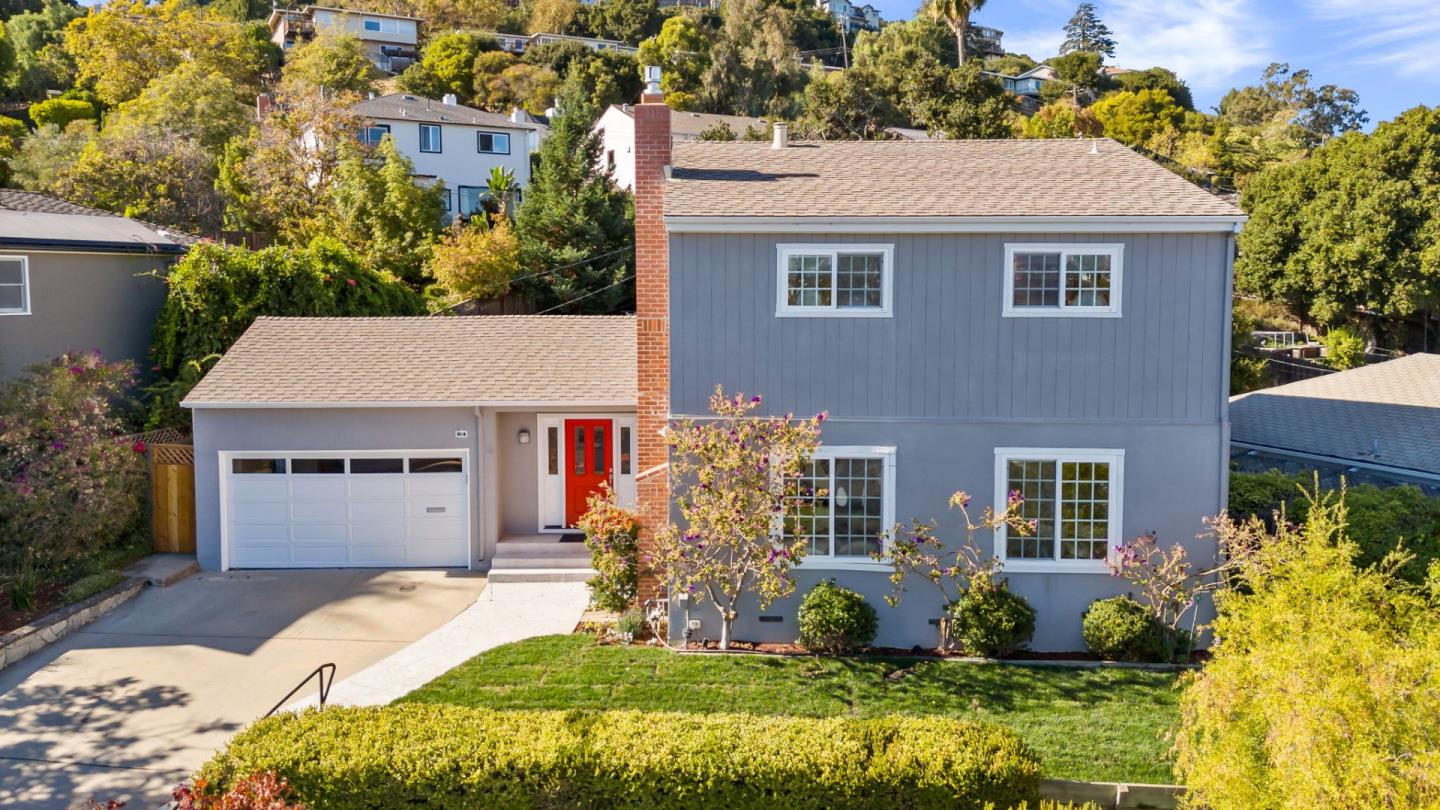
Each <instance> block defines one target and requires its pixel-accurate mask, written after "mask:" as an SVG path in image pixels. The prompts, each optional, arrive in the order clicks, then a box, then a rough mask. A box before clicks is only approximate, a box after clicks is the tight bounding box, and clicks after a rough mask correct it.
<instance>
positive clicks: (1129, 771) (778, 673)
mask: <svg viewBox="0 0 1440 810" xmlns="http://www.w3.org/2000/svg"><path fill="white" fill-rule="evenodd" d="M1180 677H1181V676H1179V675H1177V674H1175V673H1169V672H1150V671H1143V670H1133V669H1118V668H1104V669H1094V668H1088V669H1079V668H1068V667H1045V668H1035V667H1021V666H1006V665H994V664H968V663H965V662H960V661H937V660H934V659H928V660H927V659H925V658H921V657H916V656H897V657H893V658H892V657H880V656H865V657H847V658H817V657H813V656H808V657H799V656H796V657H793V658H791V657H776V656H761V655H747V656H731V655H725V656H721V655H716V656H707V655H676V654H675V653H673V652H671V651H669V650H665V649H663V648H657V647H643V646H619V645H602V644H597V643H596V641H595V639H594V638H593V637H592V636H588V635H571V636H547V637H543V638H537V639H530V640H527V641H522V642H518V643H515V644H507V645H505V646H503V647H497V648H496V649H494V650H490V651H488V652H485V653H481V654H480V655H478V656H476V657H475V658H473V659H471V660H470V661H468V662H466V663H464V664H462V665H460V666H459V667H456V668H455V669H453V670H451V671H450V672H448V673H446V674H445V675H443V676H441V677H440V678H437V679H436V680H434V681H432V682H431V683H429V684H427V685H426V686H424V687H421V688H420V689H418V690H416V691H414V692H412V693H410V694H409V695H407V696H406V697H404V698H402V699H401V700H400V701H399V702H400V703H431V704H450V705H459V706H473V707H482V708H489V709H642V710H648V711H671V712H687V713H700V714H709V713H741V714H752V715H760V716H775V715H788V716H801V717H861V718H871V717H884V716H890V715H906V716H923V715H939V716H944V717H950V718H955V719H963V720H981V721H989V722H993V723H996V724H998V725H1001V726H1004V727H1007V728H1009V729H1011V730H1012V731H1014V732H1016V733H1017V734H1019V735H1020V737H1021V738H1022V739H1023V740H1025V742H1026V743H1028V744H1029V745H1031V746H1033V747H1034V749H1035V750H1036V751H1037V752H1038V754H1039V755H1040V760H1041V764H1042V771H1041V772H1042V775H1044V776H1045V777H1048V778H1058V779H1078V780H1087V781H1110V782H1143V783H1170V782H1172V781H1173V775H1172V773H1171V770H1170V766H1169V764H1168V762H1167V761H1166V752H1167V750H1168V748H1169V742H1168V734H1169V733H1170V732H1171V730H1172V729H1173V728H1174V727H1175V726H1176V725H1177V723H1178V720H1179V716H1178V710H1177V699H1178V696H1179V692H1178V690H1177V689H1176V688H1175V685H1176V682H1177V680H1178V679H1179V678H1180Z"/></svg>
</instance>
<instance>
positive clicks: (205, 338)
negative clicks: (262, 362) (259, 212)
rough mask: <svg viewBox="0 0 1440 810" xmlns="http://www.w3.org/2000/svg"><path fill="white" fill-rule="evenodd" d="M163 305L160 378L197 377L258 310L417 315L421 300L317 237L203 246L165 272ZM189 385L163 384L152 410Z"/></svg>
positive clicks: (169, 407)
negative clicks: (251, 245)
mask: <svg viewBox="0 0 1440 810" xmlns="http://www.w3.org/2000/svg"><path fill="white" fill-rule="evenodd" d="M166 285H167V287H168V288H169V291H168V293H167V294H166V298H165V306H164V307H163V308H162V309H161V310H160V315H159V317H158V318H157V319H156V323H155V343H154V349H153V353H154V357H155V361H156V364H157V368H156V370H157V371H158V372H160V373H161V375H162V376H163V378H164V380H166V381H177V380H179V381H190V380H198V379H199V376H200V374H199V370H200V369H201V368H202V367H203V366H204V365H205V364H206V363H208V362H209V358H210V357H211V355H217V354H223V353H224V352H225V351H226V350H228V349H229V348H230V346H231V344H233V343H234V342H235V341H236V340H238V339H239V337H240V335H241V334H243V333H244V332H245V330H246V329H248V328H249V327H250V324H251V323H252V322H254V320H255V319H256V318H257V317H259V316H261V315H308V316H363V315H418V314H420V313H422V312H423V311H424V305H423V303H422V301H421V299H420V296H419V295H417V294H416V293H415V292H414V291H413V290H411V289H410V288H409V287H408V286H407V285H405V284H404V283H403V282H401V281H399V280H398V279H396V278H394V277H393V276H389V275H385V274H381V273H377V272H375V271H373V270H369V269H367V268H365V267H364V266H363V264H362V263H361V261H360V260H359V258H358V257H356V255H355V254H354V253H353V252H352V251H351V250H350V249H348V248H347V247H345V245H344V244H342V243H341V242H339V241H338V240H335V239H332V238H330V237H318V238H316V239H315V240H314V241H312V242H311V243H310V244H309V245H308V246H306V247H300V248H297V247H271V248H266V249H265V250H260V251H249V250H246V249H244V248H240V247H227V246H225V245H219V244H212V243H202V244H199V245H196V246H195V247H193V248H191V250H190V252H189V253H188V254H186V256H185V258H184V259H182V260H181V261H180V262H179V263H178V264H176V265H175V267H174V269H172V270H171V271H170V274H169V276H167V277H166ZM189 387H191V386H186V385H184V384H183V382H182V384H181V385H180V386H175V387H168V388H167V387H165V385H164V383H161V385H160V388H161V389H163V396H162V397H160V398H158V399H157V402H156V404H155V408H156V409H157V412H158V411H162V410H163V411H164V412H165V413H169V414H172V415H173V414H174V413H175V412H176V410H175V409H174V408H173V404H174V403H175V402H178V401H179V399H181V398H183V397H184V395H185V393H186V392H188V390H189Z"/></svg>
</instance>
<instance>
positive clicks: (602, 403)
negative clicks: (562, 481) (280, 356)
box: [180, 399, 637, 413]
mask: <svg viewBox="0 0 1440 810" xmlns="http://www.w3.org/2000/svg"><path fill="white" fill-rule="evenodd" d="M180 407H182V408H191V409H196V410H200V409H206V408H226V409H231V410H276V409H287V408H295V409H301V408H517V409H518V408H622V409H623V408H628V409H630V410H629V412H631V413H633V412H634V411H635V408H636V407H637V405H636V402H635V401H634V400H630V401H628V402H626V401H618V400H605V399H597V400H579V399H577V400H563V401H555V400H534V401H512V400H503V399H501V400H489V399H480V400H470V399H467V400H443V399H439V400H414V401H409V402H395V401H389V400H385V401H377V402H283V401H276V402H181V403H180Z"/></svg>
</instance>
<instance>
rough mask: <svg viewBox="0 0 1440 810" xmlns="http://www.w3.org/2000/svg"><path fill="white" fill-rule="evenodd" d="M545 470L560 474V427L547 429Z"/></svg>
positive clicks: (549, 473) (550, 473) (549, 472)
mask: <svg viewBox="0 0 1440 810" xmlns="http://www.w3.org/2000/svg"><path fill="white" fill-rule="evenodd" d="M545 472H546V474H547V475H559V474H560V428H557V427H548V428H546V429H545Z"/></svg>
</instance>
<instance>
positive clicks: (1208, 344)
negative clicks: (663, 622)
mask: <svg viewBox="0 0 1440 810" xmlns="http://www.w3.org/2000/svg"><path fill="white" fill-rule="evenodd" d="M675 120H683V119H677V118H676V114H674V113H672V111H671V110H670V109H669V108H668V107H666V106H665V105H664V104H663V100H662V98H661V96H660V93H659V87H658V84H657V85H652V86H651V87H650V88H649V89H648V91H647V93H646V94H645V96H644V97H643V100H642V103H641V104H640V105H638V106H637V107H636V108H635V109H634V110H633V121H634V124H635V138H634V140H635V150H634V152H635V155H636V157H637V167H636V174H635V193H636V196H635V222H636V251H635V252H636V315H635V317H633V318H631V317H576V316H528V317H502V316H488V317H487V316H479V317H461V316H457V317H448V318H424V317H421V318H379V319H371V318H363V319H339V318H336V319H303V318H302V319H292V318H262V319H260V320H258V321H256V322H255V324H254V325H253V326H252V327H251V328H250V330H249V331H247V332H246V333H245V335H244V337H242V338H241V339H240V341H239V342H238V343H236V344H235V346H234V347H233V348H232V349H231V350H230V351H229V352H228V353H227V354H226V356H225V357H224V358H223V359H222V360H221V361H220V362H219V363H218V364H217V365H216V366H215V367H214V369H212V370H211V371H210V373H209V374H208V375H206V377H205V378H204V380H202V381H201V383H200V384H199V385H198V386H196V388H195V389H194V391H192V392H191V394H190V396H189V397H188V398H187V399H186V401H185V403H184V404H185V405H187V406H188V407H191V408H193V409H194V425H195V448H196V468H195V470H196V472H195V475H196V510H197V515H198V541H197V542H198V549H199V551H198V556H199V559H200V562H201V564H202V565H203V566H204V567H205V568H208V569H217V568H229V567H248V568H271V567H278V568H288V567H305V566H315V567H334V566H403V565H446V566H457V567H460V566H468V567H472V568H479V569H491V570H492V576H497V575H499V574H502V573H503V574H505V575H506V576H513V575H516V569H514V568H509V567H507V566H506V565H502V563H506V562H509V563H511V564H514V559H513V557H512V556H511V555H513V554H515V553H519V551H520V550H522V549H530V548H541V549H547V551H544V552H543V553H544V554H551V553H555V554H561V553H563V552H564V550H565V549H566V548H567V546H566V545H564V544H553V543H552V544H550V545H547V544H545V543H544V542H542V540H543V538H546V537H549V538H551V539H552V541H553V539H554V538H555V537H556V535H563V534H565V533H566V532H569V531H573V526H574V524H575V521H576V519H577V518H578V517H579V515H580V514H581V513H582V512H583V510H584V508H585V506H584V503H585V499H586V498H587V497H588V496H589V495H590V494H592V493H593V492H595V490H596V489H597V488H598V487H599V486H600V485H601V484H602V483H603V482H604V481H606V480H613V481H614V483H615V486H616V489H617V491H618V492H619V496H620V500H621V501H622V502H623V503H626V504H631V503H633V504H635V505H636V507H637V509H638V510H639V514H640V516H641V521H642V524H643V531H642V535H641V546H642V550H649V549H651V548H652V546H651V543H652V537H653V532H654V531H655V530H656V529H657V528H658V527H659V526H660V525H662V524H663V523H664V522H666V521H668V520H670V519H671V518H672V514H671V503H670V500H669V497H670V493H669V481H668V472H667V460H668V458H667V454H668V448H667V444H666V441H665V438H664V433H663V431H664V429H665V427H666V426H667V425H668V423H669V420H670V419H672V418H683V417H691V416H695V417H704V416H705V415H706V414H707V398H708V396H709V395H710V393H711V391H712V390H713V389H714V387H715V386H716V385H717V384H718V385H723V386H724V387H725V388H726V389H727V390H728V391H731V392H740V391H743V392H745V393H747V394H761V395H763V396H764V405H763V408H764V410H763V412H762V413H763V414H768V415H776V416H778V415H783V414H786V413H790V412H793V413H797V414H812V413H816V412H819V411H826V412H828V414H829V418H828V420H827V421H826V422H825V424H824V429H823V434H822V441H823V446H822V448H821V450H820V453H819V455H818V457H817V459H816V461H815V464H814V467H813V473H814V475H815V476H816V477H817V478H818V479H819V480H820V481H822V482H823V488H824V489H825V490H827V491H828V493H830V494H829V495H827V496H826V497H825V498H824V499H821V500H818V501H817V502H816V504H815V508H816V509H817V511H818V512H819V514H821V515H823V520H819V521H817V522H816V523H815V524H814V526H815V527H816V530H817V533H816V534H815V535H814V536H813V545H812V549H813V550H812V553H811V554H810V556H808V557H807V558H806V560H805V561H804V563H803V565H802V566H801V567H800V568H799V570H798V571H797V580H798V584H799V588H798V590H797V592H796V593H795V594H794V596H792V597H788V598H786V599H783V600H780V601H779V602H777V603H775V604H773V605H771V606H770V607H769V608H768V609H767V610H765V611H764V612H763V615H762V613H761V612H760V611H758V610H756V609H755V608H754V606H753V605H752V606H751V607H750V609H748V610H747V611H746V612H745V613H744V614H743V615H742V621H741V622H740V623H739V624H738V625H737V627H736V628H735V634H736V636H737V637H739V638H744V639H755V640H761V641H793V640H794V638H795V634H796V629H795V611H796V607H797V605H798V603H799V600H800V598H801V597H802V596H803V595H804V593H805V592H807V591H808V590H809V589H810V588H812V587H813V586H814V585H815V584H816V583H817V582H819V581H820V580H822V579H834V580H836V581H838V582H839V583H841V584H842V585H845V586H846V587H850V588H854V589H856V590H858V591H860V592H861V593H863V594H865V596H866V597H867V599H868V600H869V601H870V603H871V604H873V605H875V606H876V608H877V610H878V611H879V614H880V630H879V635H878V637H877V638H876V643H877V644H880V645H882V646H890V647H910V646H912V645H923V646H933V645H934V643H935V642H936V635H935V633H936V631H935V628H934V626H933V624H932V621H933V620H935V619H936V618H938V616H939V615H940V611H941V603H940V601H939V598H938V596H937V595H936V594H934V593H933V592H930V591H928V589H925V588H923V587H921V586H918V585H917V586H912V587H911V588H910V589H909V592H908V593H907V595H906V597H905V600H904V602H903V603H902V605H901V606H900V607H899V608H896V609H892V608H889V607H886V606H885V605H884V601H883V597H884V596H885V594H887V593H888V592H889V591H890V587H891V585H890V582H889V579H888V573H887V572H888V570H889V569H888V568H886V567H885V566H884V565H883V564H880V563H877V562H876V561H875V560H873V559H872V558H871V556H870V555H871V553H872V552H882V553H883V551H884V545H883V542H884V541H883V540H882V532H883V531H884V530H886V529H887V528H889V527H890V526H892V525H893V524H895V523H897V522H900V521H905V520H908V519H910V518H918V519H922V520H924V519H936V520H938V521H939V529H938V531H939V533H940V536H942V537H944V538H946V539H948V540H949V541H950V542H951V543H959V542H961V541H963V539H964V532H963V529H962V527H961V526H960V525H959V523H958V517H957V515H956V514H955V513H953V512H951V511H949V510H948V509H947V508H946V504H947V501H948V498H949V496H950V494H951V493H952V492H954V491H956V490H965V491H967V492H969V493H971V494H972V495H973V496H974V498H975V503H974V507H973V508H975V509H977V510H978V509H981V508H984V507H985V506H986V505H989V504H1001V505H1003V504H1004V503H1005V502H1006V500H1007V495H1008V493H1009V492H1011V491H1018V492H1020V493H1021V494H1023V496H1024V497H1025V503H1024V506H1023V514H1024V515H1025V516H1026V517H1028V518H1033V519H1035V520H1036V521H1037V523H1038V525H1037V533H1036V534H1034V535H1031V536H1018V535H1017V536H1013V537H1010V536H1006V535H1005V534H1004V533H1001V534H1000V535H999V536H998V537H993V538H992V537H990V536H989V535H982V536H981V537H980V538H979V542H981V543H982V544H983V545H982V548H984V549H986V550H988V551H992V552H993V553H995V554H996V555H998V556H999V557H1000V558H1002V559H1003V560H1004V576H1005V577H1006V578H1008V579H1009V581H1010V583H1011V586H1012V587H1013V588H1014V590H1015V591H1016V592H1018V593H1020V594H1021V595H1023V596H1024V597H1025V598H1026V599H1028V600H1029V601H1030V603H1031V604H1032V605H1034V607H1035V608H1036V610H1037V612H1038V627H1037V632H1036V635H1035V639H1034V644H1033V646H1034V647H1035V648H1036V649H1041V650H1072V649H1079V648H1081V647H1082V642H1081V638H1080V622H1081V616H1082V614H1083V613H1084V611H1085V609H1086V607H1087V606H1088V605H1089V604H1090V603H1091V602H1092V601H1094V600H1095V599H1098V598H1102V597H1108V596H1113V595H1116V594H1120V593H1124V592H1125V591H1126V589H1127V587H1126V583H1125V582H1124V581H1123V580H1119V579H1117V578H1115V577H1112V576H1111V575H1110V574H1109V573H1108V569H1107V565H1106V561H1107V559H1108V557H1109V556H1110V555H1112V554H1113V553H1115V552H1114V550H1115V547H1116V546H1117V545H1118V544H1120V543H1122V542H1123V541H1125V540H1127V539H1130V538H1133V537H1135V536H1138V535H1140V534H1143V533H1145V532H1149V531H1154V532H1156V533H1157V534H1158V536H1159V537H1160V538H1161V541H1162V543H1164V544H1166V545H1168V544H1171V543H1177V544H1182V545H1184V546H1185V547H1186V548H1187V549H1189V550H1190V552H1191V555H1192V559H1193V560H1194V561H1195V562H1196V563H1197V564H1199V565H1202V566H1204V565H1206V564H1207V563H1208V562H1210V561H1211V560H1212V559H1213V555H1214V553H1215V546H1214V543H1213V541H1212V540H1205V539H1199V538H1197V535H1199V534H1201V533H1202V532H1204V531H1205V526H1204V523H1203V519H1204V518H1205V517H1206V516H1209V515H1214V514H1216V513H1218V512H1220V511H1221V510H1222V509H1224V508H1225V504H1226V486H1227V475H1228V463H1227V461H1228V448H1229V442H1230V436H1229V431H1230V426H1229V409H1228V398H1227V390H1228V385H1229V351H1228V345H1227V344H1228V340H1229V335H1230V328H1229V315H1230V310H1229V305H1230V278H1231V257H1232V256H1233V255H1234V250H1235V232H1236V230H1237V229H1238V228H1239V227H1240V225H1241V223H1242V222H1243V221H1244V215H1243V214H1241V212H1240V211H1239V210H1238V209H1236V208H1234V207H1233V206H1231V205H1229V204H1227V203H1225V202H1223V201H1221V200H1218V199H1216V198H1215V197H1213V196H1211V195H1209V194H1207V193H1206V192H1204V191H1202V190H1200V189H1198V188H1196V187H1195V186H1193V185H1191V184H1189V183H1187V182H1186V181H1185V180H1183V179H1182V178H1180V177H1178V176H1176V175H1174V174H1172V173H1170V172H1168V171H1166V170H1165V169H1164V168H1162V167H1159V166H1157V165H1156V164H1154V163H1153V162H1151V161H1149V160H1147V159H1146V158H1144V157H1141V156H1140V155H1138V154H1136V153H1134V152H1133V151H1131V150H1129V149H1126V148H1125V147H1124V146H1122V145H1120V144H1118V143H1116V142H1114V141H1111V140H1106V139H1099V140H1089V139H1086V140H1057V141H1044V140H994V141H929V142H907V141H876V142H833V143H789V142H787V141H786V139H785V131H784V128H783V127H777V130H778V131H777V133H776V139H775V143H774V144H771V143H766V142H760V143H756V142H721V143H711V142H697V141H686V140H675V139H673V138H672V132H671V125H672V122H673V121H675ZM672 323H673V324H674V328H673V329H672V326H671V324H672ZM568 548H580V549H581V550H580V558H581V562H580V563H579V564H580V565H582V566H583V565H584V562H583V554H584V552H583V547H579V546H578V544H568ZM530 553H537V554H538V553H542V552H530ZM568 559H569V558H567V560H568ZM549 564H551V563H547V562H546V561H545V559H543V558H542V559H540V560H537V561H536V562H535V565H536V566H537V567H536V568H535V569H534V570H533V571H530V573H531V574H534V575H536V576H552V575H557V574H559V573H564V571H561V570H558V569H557V570H550V569H547V568H546V567H545V566H546V565H549ZM576 573H577V572H576V571H575V570H573V569H572V570H570V571H569V574H576ZM527 575H529V574H527ZM656 588H657V584H656V583H655V582H654V581H653V580H652V579H648V578H647V579H645V580H643V581H642V597H651V596H656V595H661V596H663V595H664V594H657V593H656ZM671 607H672V610H673V611H674V612H675V614H674V619H675V620H674V621H672V623H671V627H672V628H674V629H675V632H676V633H677V634H678V633H680V632H682V631H685V630H686V629H687V628H688V627H689V624H688V621H686V620H687V619H688V620H690V621H695V622H698V625H697V629H695V630H694V631H693V635H695V636H697V637H710V638H715V637H717V636H718V634H719V629H718V626H717V624H716V620H715V614H714V611H713V610H712V609H711V608H710V607H709V606H704V607H697V608H696V609H694V610H691V611H689V613H688V616H687V614H686V612H685V610H684V608H683V607H682V606H681V604H680V603H679V602H676V603H674V604H672V605H671Z"/></svg>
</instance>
